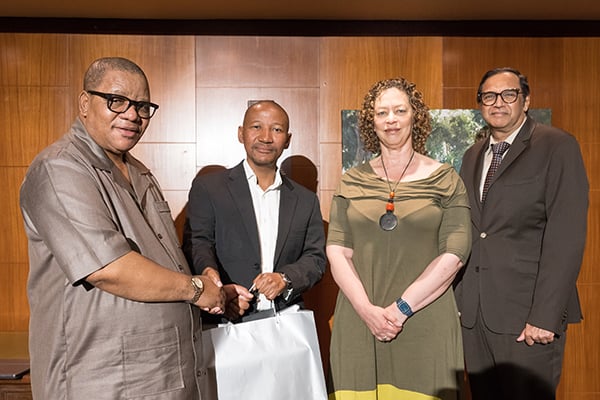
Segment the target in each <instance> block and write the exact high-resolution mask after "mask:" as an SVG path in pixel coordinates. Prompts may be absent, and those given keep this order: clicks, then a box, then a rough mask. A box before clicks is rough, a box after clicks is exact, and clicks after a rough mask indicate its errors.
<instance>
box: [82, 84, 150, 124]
mask: <svg viewBox="0 0 600 400" xmlns="http://www.w3.org/2000/svg"><path fill="white" fill-rule="evenodd" d="M86 92H88V93H89V94H92V95H94V96H99V97H102V98H104V99H106V106H107V107H108V109H109V110H110V111H112V112H114V113H117V114H122V113H124V112H126V111H127V110H129V107H131V106H133V108H135V111H136V112H137V114H138V115H139V116H140V118H143V119H150V118H152V116H153V115H154V113H155V112H156V110H157V109H158V104H154V103H150V102H149V101H135V100H131V99H128V98H127V97H125V96H120V95H118V94H112V93H102V92H96V91H95V90H86Z"/></svg>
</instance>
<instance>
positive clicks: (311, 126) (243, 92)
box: [196, 87, 319, 169]
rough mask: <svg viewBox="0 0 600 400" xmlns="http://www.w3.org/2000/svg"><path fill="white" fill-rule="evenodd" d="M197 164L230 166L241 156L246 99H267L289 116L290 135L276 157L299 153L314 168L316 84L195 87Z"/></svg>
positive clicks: (316, 155) (316, 131)
mask: <svg viewBox="0 0 600 400" xmlns="http://www.w3.org/2000/svg"><path fill="white" fill-rule="evenodd" d="M197 93H198V94H197V98H198V110H197V115H198V121H202V123H200V124H198V127H197V139H196V141H197V144H198V146H197V147H196V149H197V155H196V160H197V166H198V169H200V168H202V167H204V166H206V165H214V164H216V165H223V166H226V167H232V166H234V165H236V164H238V163H239V162H240V161H241V160H243V159H244V157H245V151H244V146H243V145H242V144H241V143H240V142H239V141H238V136H237V132H238V127H239V126H240V125H241V124H242V120H243V117H244V112H245V111H246V108H247V105H248V101H249V100H261V99H269V100H274V101H276V102H277V103H279V104H280V105H281V106H282V107H283V108H285V110H286V111H287V113H288V115H289V117H290V132H292V139H291V143H290V147H289V149H287V150H286V151H285V152H284V153H283V155H282V156H281V159H280V161H283V160H285V159H286V158H287V157H289V156H290V155H294V154H296V155H297V154H301V155H304V156H305V157H307V158H309V159H310V160H311V161H312V162H313V163H314V164H315V165H316V166H317V168H318V163H319V142H318V137H319V135H318V115H319V114H318V113H319V108H318V103H319V93H318V89H317V88H287V87H284V88H279V87H272V88H261V87H253V88H210V87H208V88H207V87H200V88H198V91H197Z"/></svg>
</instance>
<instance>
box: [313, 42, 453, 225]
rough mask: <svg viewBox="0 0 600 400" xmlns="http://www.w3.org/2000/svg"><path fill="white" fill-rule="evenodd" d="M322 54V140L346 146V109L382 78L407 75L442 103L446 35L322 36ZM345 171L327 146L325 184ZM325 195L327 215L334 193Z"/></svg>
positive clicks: (331, 185)
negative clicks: (343, 141) (343, 119)
mask: <svg viewBox="0 0 600 400" xmlns="http://www.w3.org/2000/svg"><path fill="white" fill-rule="evenodd" d="M319 56H320V78H319V79H320V85H321V90H320V96H321V100H320V103H321V104H322V107H321V114H320V118H319V121H320V122H319V133H320V143H321V146H324V145H329V144H337V145H338V146H339V147H337V148H336V149H335V152H336V153H339V151H338V150H337V149H341V132H342V129H341V111H342V110H344V109H358V108H360V107H361V104H362V101H363V98H364V95H365V93H366V92H367V91H368V90H369V88H370V87H371V86H372V85H373V84H374V83H375V82H377V81H378V80H381V79H386V78H393V77H396V76H404V77H405V78H406V79H408V80H411V81H413V82H415V83H416V84H417V87H418V88H419V90H420V91H421V92H422V93H423V96H424V98H425V101H426V102H427V104H428V105H429V106H430V107H432V108H438V107H440V106H441V105H442V92H441V87H442V67H441V65H442V64H441V61H442V58H441V57H442V40H441V38H435V37H428V38H422V37H360V38H353V37H343V38H336V37H332V38H323V39H322V40H321V50H320V53H319ZM341 172H342V169H341V155H340V157H339V158H338V154H335V153H334V154H333V155H331V153H330V152H322V157H321V186H320V188H321V190H334V189H335V188H336V186H337V184H338V182H339V179H340V177H341ZM321 194H325V192H321ZM321 201H322V202H323V203H324V205H325V207H324V209H325V212H326V217H325V218H326V219H327V220H328V219H329V216H328V214H329V212H328V210H329V206H328V205H329V203H330V202H331V198H325V197H324V196H322V197H321ZM322 208H323V207H322Z"/></svg>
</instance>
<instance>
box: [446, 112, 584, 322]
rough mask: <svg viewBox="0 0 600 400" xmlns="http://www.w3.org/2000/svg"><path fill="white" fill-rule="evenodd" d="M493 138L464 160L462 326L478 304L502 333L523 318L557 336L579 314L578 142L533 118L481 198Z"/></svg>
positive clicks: (459, 296) (580, 183) (473, 315)
mask: <svg viewBox="0 0 600 400" xmlns="http://www.w3.org/2000/svg"><path fill="white" fill-rule="evenodd" d="M488 147H489V138H488V139H485V140H481V141H479V142H477V143H475V144H474V145H473V146H472V147H471V148H469V149H468V150H467V151H466V153H465V155H464V157H463V163H462V167H461V172H460V175H461V177H462V179H463V181H464V183H465V186H466V188H467V191H468V194H469V201H470V203H471V215H472V217H471V220H472V230H473V247H472V252H471V257H470V259H469V261H468V262H467V264H466V267H465V268H464V269H463V271H461V272H462V275H461V276H459V277H458V279H457V282H458V283H457V286H456V296H457V303H458V307H459V310H460V312H461V322H462V324H463V326H466V327H472V326H473V324H474V323H475V318H476V315H477V312H478V307H481V312H482V315H483V317H484V320H485V323H486V325H487V327H488V328H489V329H491V330H492V331H494V332H497V333H511V334H519V333H520V332H521V331H522V330H523V328H524V327H525V323H526V322H527V323H530V324H532V325H534V326H537V327H541V328H544V329H547V330H550V331H553V332H555V333H557V334H560V333H561V332H563V331H564V330H565V329H566V324H567V323H568V322H579V321H580V320H581V318H582V314H581V309H580V306H579V299H578V294H577V288H576V286H575V282H576V280H577V276H578V274H579V270H580V266H581V261H582V257H583V250H584V246H585V237H586V226H587V209H588V191H589V185H588V180H587V176H586V172H585V167H584V165H583V160H582V157H581V152H580V149H579V145H578V143H577V141H576V139H575V138H574V137H573V136H572V135H570V134H569V133H567V132H564V131H561V130H559V129H557V128H554V127H550V126H546V125H541V124H538V123H537V122H535V121H533V120H532V119H531V118H528V119H527V121H526V122H525V124H524V125H523V127H522V128H521V130H520V131H519V133H518V134H517V136H516V138H515V140H514V142H513V144H512V145H511V147H510V149H509V151H508V153H507V154H506V155H505V156H504V159H503V161H502V163H501V164H500V167H499V169H498V171H497V172H496V174H495V176H494V178H493V181H492V183H491V187H490V189H489V191H488V194H487V198H486V201H485V204H481V202H480V200H479V199H480V192H479V186H480V179H481V174H482V165H483V159H484V152H485V150H486V149H487V148H488Z"/></svg>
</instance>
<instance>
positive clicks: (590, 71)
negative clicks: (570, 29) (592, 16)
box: [553, 38, 600, 190]
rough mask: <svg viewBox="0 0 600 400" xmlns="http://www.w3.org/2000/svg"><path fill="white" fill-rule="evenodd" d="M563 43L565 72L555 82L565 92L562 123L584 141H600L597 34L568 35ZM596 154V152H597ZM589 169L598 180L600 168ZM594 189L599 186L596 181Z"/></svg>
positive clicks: (599, 77)
mask: <svg viewBox="0 0 600 400" xmlns="http://www.w3.org/2000/svg"><path fill="white" fill-rule="evenodd" d="M562 40H563V43H564V45H563V46H564V57H563V59H562V65H563V67H562V69H563V70H564V75H563V76H562V77H561V78H560V80H559V81H556V82H553V83H554V84H556V85H557V86H561V88H562V93H563V94H564V96H565V99H564V103H563V111H564V112H563V113H562V118H561V123H562V125H561V126H562V127H563V128H564V129H566V130H567V131H569V132H572V133H573V134H575V135H576V136H577V138H578V139H579V141H580V142H582V143H584V144H585V145H587V144H591V143H595V144H598V143H600V96H599V95H598V94H599V93H600V76H599V74H598V71H599V68H600V40H599V39H598V38H593V39H591V38H567V39H562ZM596 157H597V156H596ZM590 167H592V166H589V165H588V171H589V172H590V173H594V175H595V176H593V179H594V181H595V182H598V181H597V180H598V179H599V178H600V176H598V174H597V168H598V167H595V168H594V169H591V168H590ZM593 189H594V190H599V189H600V186H599V185H597V184H596V185H595V186H594V188H593Z"/></svg>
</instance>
